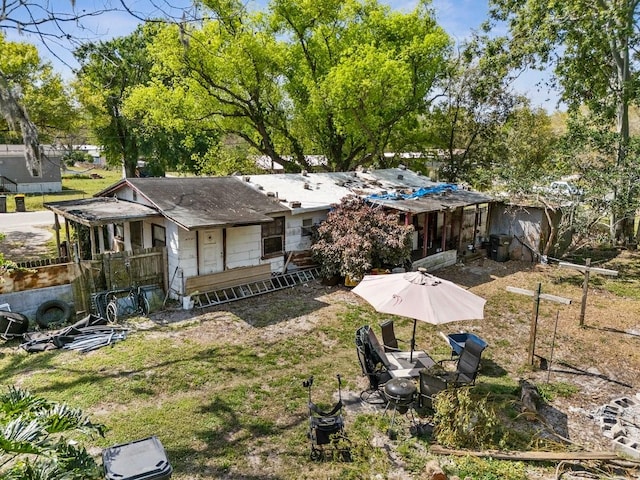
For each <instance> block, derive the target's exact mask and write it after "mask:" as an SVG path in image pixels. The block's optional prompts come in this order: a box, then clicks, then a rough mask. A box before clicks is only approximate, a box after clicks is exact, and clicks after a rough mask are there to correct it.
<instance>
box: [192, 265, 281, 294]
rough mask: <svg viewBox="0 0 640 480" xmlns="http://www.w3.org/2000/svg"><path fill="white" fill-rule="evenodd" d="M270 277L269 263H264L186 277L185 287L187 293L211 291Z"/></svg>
mask: <svg viewBox="0 0 640 480" xmlns="http://www.w3.org/2000/svg"><path fill="white" fill-rule="evenodd" d="M270 278H271V264H269V263H265V264H262V265H256V266H251V267H238V268H233V269H231V270H225V271H224V272H218V273H211V274H208V275H199V276H195V277H187V279H186V280H185V288H186V293H187V294H189V295H190V294H192V293H194V292H212V291H214V290H218V289H222V288H226V287H235V286H238V285H242V284H245V283H253V282H259V281H264V280H269V279H270Z"/></svg>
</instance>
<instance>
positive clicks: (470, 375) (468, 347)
mask: <svg viewBox="0 0 640 480" xmlns="http://www.w3.org/2000/svg"><path fill="white" fill-rule="evenodd" d="M485 348H486V345H481V344H480V343H478V342H476V341H475V340H473V339H468V340H467V341H466V342H465V346H464V348H463V349H462V352H461V353H460V356H459V357H458V358H457V359H454V360H453V361H456V362H457V363H456V369H455V371H444V369H442V370H440V371H438V370H439V369H433V368H432V369H427V368H425V369H422V370H420V382H419V389H418V404H419V405H420V406H421V407H426V408H429V409H433V399H434V397H435V396H436V395H437V394H438V393H439V392H441V391H442V390H445V389H446V388H457V387H461V386H464V385H475V382H476V377H477V376H478V371H479V370H480V358H481V357H482V352H483V351H484V349H485ZM450 361H452V360H440V362H438V364H439V365H440V366H442V365H443V363H444V362H450Z"/></svg>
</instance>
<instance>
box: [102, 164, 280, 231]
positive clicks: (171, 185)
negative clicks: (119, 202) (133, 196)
mask: <svg viewBox="0 0 640 480" xmlns="http://www.w3.org/2000/svg"><path fill="white" fill-rule="evenodd" d="M127 187H129V188H131V189H133V190H134V191H135V192H137V194H138V195H140V196H142V197H144V198H145V199H146V200H147V201H148V202H149V203H151V204H152V205H154V206H155V208H156V209H157V210H158V211H159V212H160V213H161V214H162V215H163V216H164V217H166V218H168V219H169V220H171V221H173V222H174V223H176V224H178V225H180V226H182V227H183V228H185V229H187V230H193V229H198V228H207V227H212V228H213V227H225V226H239V225H255V224H259V223H267V222H272V221H273V217H272V216H270V215H273V214H278V213H283V212H286V211H288V209H287V208H286V207H284V206H282V205H281V204H280V203H278V202H277V201H275V200H274V199H271V198H270V197H268V196H267V195H266V194H265V193H263V192H261V191H259V190H256V189H254V188H252V187H251V186H249V185H247V183H246V182H244V181H243V180H242V178H241V177H235V176H231V177H172V178H164V177H159V178H157V177H153V178H125V179H123V180H121V181H120V182H118V183H116V184H115V185H112V186H111V187H109V188H107V189H106V190H103V191H102V192H99V193H98V194H96V196H101V197H104V196H111V195H114V194H117V193H118V191H121V190H123V189H125V188H127Z"/></svg>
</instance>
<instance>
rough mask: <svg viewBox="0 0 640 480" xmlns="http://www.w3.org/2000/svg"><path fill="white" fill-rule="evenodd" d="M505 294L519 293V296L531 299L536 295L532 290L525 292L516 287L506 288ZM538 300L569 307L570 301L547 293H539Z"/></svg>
mask: <svg viewBox="0 0 640 480" xmlns="http://www.w3.org/2000/svg"><path fill="white" fill-rule="evenodd" d="M507 292H511V293H519V294H521V295H527V296H529V297H533V296H534V295H535V294H536V292H534V291H533V290H525V289H524V288H518V287H507ZM539 298H541V299H542V300H550V301H552V302H556V303H563V304H565V305H571V299H569V298H564V297H558V296H557V295H551V294H549V293H541V294H540V297H539Z"/></svg>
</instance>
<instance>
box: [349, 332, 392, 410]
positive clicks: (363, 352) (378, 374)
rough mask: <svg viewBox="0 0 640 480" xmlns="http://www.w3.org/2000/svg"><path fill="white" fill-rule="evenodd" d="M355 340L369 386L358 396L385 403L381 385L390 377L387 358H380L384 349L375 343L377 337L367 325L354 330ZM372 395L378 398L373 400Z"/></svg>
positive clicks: (368, 400) (359, 359) (371, 401)
mask: <svg viewBox="0 0 640 480" xmlns="http://www.w3.org/2000/svg"><path fill="white" fill-rule="evenodd" d="M372 340H373V341H372ZM355 341H356V351H357V353H358V361H359V363H360V368H361V369H362V375H363V376H365V377H367V380H368V381H369V388H368V389H367V390H364V391H363V392H361V393H360V398H361V399H362V400H363V401H365V402H368V403H381V404H382V403H386V399H385V397H384V394H383V392H382V390H381V387H383V386H384V384H385V383H386V382H387V381H389V380H390V379H391V375H390V374H389V371H388V365H386V363H388V360H387V362H385V361H383V359H382V358H380V354H382V355H384V351H383V350H382V349H381V348H380V345H379V344H378V345H376V344H375V343H376V342H377V339H376V338H375V334H374V333H373V332H372V331H371V327H370V326H369V325H364V326H362V327H360V328H359V329H358V330H356V335H355ZM384 360H386V356H385V358H384ZM374 397H377V398H378V399H377V400H375V399H374Z"/></svg>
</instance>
